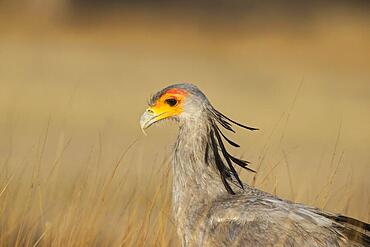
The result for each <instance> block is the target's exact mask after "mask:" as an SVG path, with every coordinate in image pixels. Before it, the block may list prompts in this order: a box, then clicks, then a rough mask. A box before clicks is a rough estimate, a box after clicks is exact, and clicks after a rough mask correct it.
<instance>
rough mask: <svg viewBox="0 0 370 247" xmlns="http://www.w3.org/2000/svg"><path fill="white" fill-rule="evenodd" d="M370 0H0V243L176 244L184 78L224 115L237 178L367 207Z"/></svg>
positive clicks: (291, 195)
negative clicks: (162, 107) (155, 117)
mask: <svg viewBox="0 0 370 247" xmlns="http://www.w3.org/2000/svg"><path fill="white" fill-rule="evenodd" d="M369 68H370V2H369V1H365V0H364V1H360V0H358V1H344V0H343V1H335V3H334V2H333V1H309V2H307V1H282V0H281V1H252V0H249V1H248V0H244V1H241V0H231V1H227V0H213V1H212V0H199V1H192V0H190V1H169V0H157V1H151V0H141V1H123V0H105V1H103V0H0V169H1V170H0V245H1V246H35V245H39V246H138V245H146V246H154V245H155V246H174V245H176V244H177V238H176V234H175V230H174V228H175V225H174V224H173V220H172V219H171V210H170V203H171V202H170V201H171V194H170V191H171V177H170V174H171V170H170V168H171V167H170V164H169V158H170V153H171V145H172V143H173V142H174V140H175V137H176V126H175V124H173V123H169V124H167V123H165V124H164V125H163V127H160V128H158V127H152V128H151V129H149V131H148V132H149V135H148V136H146V137H144V136H143V135H142V133H141V131H140V128H139V124H138V119H139V117H140V115H141V114H142V112H143V111H144V110H145V108H146V101H147V99H148V98H149V97H150V95H151V94H153V93H155V92H156V91H158V90H160V89H161V88H163V87H164V86H167V85H169V84H172V83H178V82H192V83H194V84H196V85H198V86H199V87H200V88H201V89H202V90H203V92H204V93H205V94H206V95H207V96H208V97H209V99H210V100H211V102H212V103H213V105H214V106H215V107H216V108H217V109H218V110H220V111H221V112H223V113H224V114H225V115H227V116H230V117H231V118H233V119H235V120H237V121H240V122H243V123H248V124H249V125H251V126H255V127H258V128H260V129H261V130H260V131H258V132H253V133H250V132H245V131H241V130H240V131H238V133H237V135H229V136H230V137H232V138H234V139H235V140H236V141H238V142H239V143H240V144H241V145H242V147H241V148H239V149H235V150H232V151H231V152H232V153H234V154H237V155H238V156H242V157H243V158H245V159H247V160H249V161H251V162H252V165H251V166H252V167H253V168H255V169H256V170H258V172H257V174H256V175H254V174H249V173H247V172H242V177H243V178H244V180H245V181H247V182H248V183H250V184H253V185H254V186H256V187H258V188H261V189H263V190H266V191H269V192H271V193H275V194H277V195H279V196H281V197H283V198H286V199H290V200H293V201H297V202H302V203H307V204H309V205H312V206H316V207H320V208H324V209H326V210H329V211H332V212H336V213H342V214H346V215H349V216H352V217H356V218H358V219H360V220H363V221H367V222H369V219H370V195H369V194H370V179H369V175H370V149H369V148H370V69H369Z"/></svg>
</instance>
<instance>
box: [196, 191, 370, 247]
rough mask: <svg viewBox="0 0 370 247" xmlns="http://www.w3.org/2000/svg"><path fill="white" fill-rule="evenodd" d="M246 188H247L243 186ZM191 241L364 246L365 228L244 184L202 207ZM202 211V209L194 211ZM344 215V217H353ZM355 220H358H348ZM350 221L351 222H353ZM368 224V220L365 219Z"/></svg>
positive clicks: (367, 240) (198, 243)
mask: <svg viewBox="0 0 370 247" xmlns="http://www.w3.org/2000/svg"><path fill="white" fill-rule="evenodd" d="M248 189H250V190H248ZM207 208H208V209H207V211H206V212H204V208H203V209H200V210H203V212H202V214H203V216H200V217H202V219H201V220H199V221H198V222H200V224H199V227H198V230H197V234H195V235H194V238H193V239H192V241H191V242H189V245H194V246H297V247H298V246H369V245H370V238H369V235H366V232H361V231H357V230H355V228H356V226H355V225H352V226H353V227H351V226H350V224H349V223H348V222H347V223H344V218H347V217H344V216H341V217H342V222H339V221H337V220H335V219H336V217H338V216H337V215H334V214H330V213H326V212H323V211H321V210H319V209H316V208H311V207H308V206H305V205H301V204H296V203H292V202H289V201H285V200H281V199H279V198H276V197H274V196H272V195H269V194H267V193H264V192H262V191H259V190H256V189H252V188H247V190H246V192H241V193H237V194H236V195H232V196H230V195H227V194H226V195H223V196H220V197H218V198H216V199H215V200H214V201H213V202H211V203H210V205H208V207H207ZM199 215H201V214H199ZM347 219H349V222H350V221H351V220H353V219H351V218H347ZM353 221H355V222H359V221H356V220H353ZM352 223H353V222H352ZM367 226H368V225H367Z"/></svg>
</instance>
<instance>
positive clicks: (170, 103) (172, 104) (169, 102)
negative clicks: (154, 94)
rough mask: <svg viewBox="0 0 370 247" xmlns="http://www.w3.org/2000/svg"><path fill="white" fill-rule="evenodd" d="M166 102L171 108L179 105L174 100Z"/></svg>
mask: <svg viewBox="0 0 370 247" xmlns="http://www.w3.org/2000/svg"><path fill="white" fill-rule="evenodd" d="M164 102H166V104H168V105H169V106H175V105H176V104H177V100H176V99H173V98H170V99H166V100H165V101H164Z"/></svg>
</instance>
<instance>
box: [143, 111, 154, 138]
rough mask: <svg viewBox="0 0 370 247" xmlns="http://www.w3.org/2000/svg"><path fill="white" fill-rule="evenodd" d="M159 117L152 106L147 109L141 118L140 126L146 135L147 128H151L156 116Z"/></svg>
mask: <svg viewBox="0 0 370 247" xmlns="http://www.w3.org/2000/svg"><path fill="white" fill-rule="evenodd" d="M156 117H157V115H156V114H154V112H153V111H151V110H150V108H148V109H146V111H145V112H144V114H143V115H142V116H141V118H140V127H141V131H143V133H144V135H146V132H145V129H147V128H149V126H150V125H152V124H153V123H155V118H156Z"/></svg>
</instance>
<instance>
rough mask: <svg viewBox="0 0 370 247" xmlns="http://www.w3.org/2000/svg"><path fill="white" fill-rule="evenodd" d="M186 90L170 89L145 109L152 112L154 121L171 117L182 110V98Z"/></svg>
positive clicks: (185, 94)
mask: <svg viewBox="0 0 370 247" xmlns="http://www.w3.org/2000/svg"><path fill="white" fill-rule="evenodd" d="M187 94H188V93H187V92H186V91H184V90H182V89H176V88H174V89H170V90H168V91H167V92H165V93H164V94H163V95H162V96H161V97H160V98H159V99H158V100H157V102H156V103H155V105H154V106H151V107H149V108H148V109H147V111H149V112H152V113H153V114H154V115H155V116H156V117H155V121H156V122H157V121H159V120H162V119H165V118H168V117H173V116H177V115H179V114H181V113H182V112H183V106H184V100H185V97H186V96H187Z"/></svg>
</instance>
